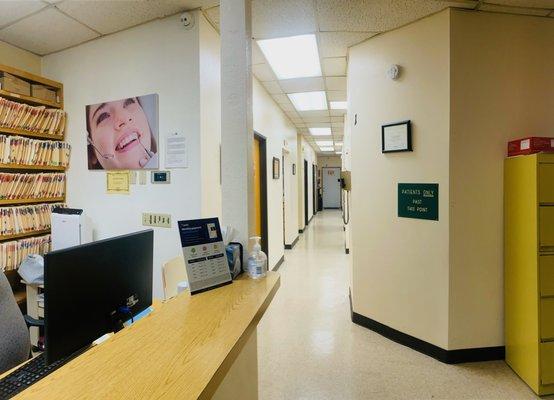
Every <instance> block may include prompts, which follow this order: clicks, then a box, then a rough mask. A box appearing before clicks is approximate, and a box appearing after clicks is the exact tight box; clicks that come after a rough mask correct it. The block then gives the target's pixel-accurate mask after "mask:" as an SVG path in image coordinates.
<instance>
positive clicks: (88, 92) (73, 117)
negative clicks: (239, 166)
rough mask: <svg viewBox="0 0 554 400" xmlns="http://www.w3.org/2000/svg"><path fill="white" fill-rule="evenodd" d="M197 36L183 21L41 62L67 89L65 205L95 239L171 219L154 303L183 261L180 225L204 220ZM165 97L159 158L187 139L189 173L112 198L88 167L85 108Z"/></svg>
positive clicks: (102, 178)
mask: <svg viewBox="0 0 554 400" xmlns="http://www.w3.org/2000/svg"><path fill="white" fill-rule="evenodd" d="M198 46H199V33H198V29H193V30H190V31H185V30H184V29H183V28H182V25H181V24H180V22H179V16H173V17H169V18H166V19H162V20H156V21H153V22H151V23H148V24H145V25H141V26H138V27H136V28H133V29H130V30H127V31H124V32H121V33H116V34H114V35H109V36H106V37H104V38H101V39H99V40H94V41H91V42H89V43H86V44H83V45H81V46H78V47H75V48H72V49H69V50H66V51H63V52H60V53H56V54H53V55H50V56H47V57H44V58H43V64H42V67H43V73H44V75H45V76H48V77H50V78H52V79H55V80H58V81H60V82H62V83H63V84H64V97H65V108H66V111H67V113H68V125H67V140H68V142H69V143H70V144H71V145H72V146H73V149H72V154H71V166H70V168H69V171H68V185H67V198H68V204H69V205H70V206H71V207H77V208H83V209H84V210H85V212H86V213H87V214H89V215H90V217H91V218H92V220H93V222H94V226H95V237H96V238H97V239H100V238H106V237H110V236H114V235H119V234H124V233H128V232H132V231H137V230H140V229H143V226H142V225H141V213H142V212H145V211H148V212H160V213H169V214H171V215H172V218H173V221H172V224H173V227H172V228H171V229H164V228H155V229H154V230H155V234H154V237H155V245H154V296H158V297H161V296H162V293H163V291H162V283H161V265H162V263H163V262H165V261H167V260H169V259H171V258H172V257H175V256H177V255H179V254H180V251H181V249H180V247H181V246H180V242H179V235H178V232H177V228H176V222H177V221H178V220H181V219H191V218H198V217H199V216H201V213H202V207H201V196H200V193H201V190H202V188H201V170H200V154H201V149H200V96H199V91H200V88H199V62H198ZM149 93H157V94H158V95H159V128H160V129H159V132H160V133H159V135H160V136H159V143H158V145H159V146H158V147H159V154H160V167H161V168H163V167H164V155H163V153H164V149H165V144H164V141H163V140H164V138H165V136H166V135H167V134H169V133H172V132H181V133H184V135H185V136H186V140H187V146H188V157H189V160H188V163H189V167H188V168H187V169H179V170H172V176H171V184H169V185H152V184H150V183H149V182H150V177H149V176H148V179H147V181H148V183H147V184H146V185H145V186H140V185H135V186H132V187H131V194H130V195H108V194H106V173H105V172H104V171H89V170H88V169H87V162H86V147H87V146H86V145H87V142H86V124H85V105H87V104H94V103H99V102H102V101H105V100H116V99H120V98H124V97H127V96H136V95H142V94H149Z"/></svg>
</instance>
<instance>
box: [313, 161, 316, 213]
mask: <svg viewBox="0 0 554 400" xmlns="http://www.w3.org/2000/svg"><path fill="white" fill-rule="evenodd" d="M316 204H317V165H315V164H312V207H313V210H314V215H316V214H317V206H316Z"/></svg>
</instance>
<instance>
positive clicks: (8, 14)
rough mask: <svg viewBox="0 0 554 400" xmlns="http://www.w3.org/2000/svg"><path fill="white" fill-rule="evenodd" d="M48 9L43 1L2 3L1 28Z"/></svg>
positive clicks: (0, 12) (0, 7)
mask: <svg viewBox="0 0 554 400" xmlns="http://www.w3.org/2000/svg"><path fill="white" fill-rule="evenodd" d="M44 7H48V5H47V4H44V3H43V2H41V1H21V0H20V1H0V27H3V26H6V25H8V24H10V23H12V22H14V21H17V20H18V19H20V18H23V17H26V16H27V15H29V14H32V13H34V12H37V11H38V10H40V9H41V8H44Z"/></svg>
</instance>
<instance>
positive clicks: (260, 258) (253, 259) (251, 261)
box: [248, 236, 267, 279]
mask: <svg viewBox="0 0 554 400" xmlns="http://www.w3.org/2000/svg"><path fill="white" fill-rule="evenodd" d="M250 239H252V240H254V242H255V243H254V246H253V247H252V252H251V253H250V257H248V275H249V276H250V277H251V278H252V279H260V278H263V277H264V276H265V275H266V274H267V256H266V255H265V253H264V252H263V251H262V245H261V244H260V240H262V238H261V237H259V236H254V237H251V238H250Z"/></svg>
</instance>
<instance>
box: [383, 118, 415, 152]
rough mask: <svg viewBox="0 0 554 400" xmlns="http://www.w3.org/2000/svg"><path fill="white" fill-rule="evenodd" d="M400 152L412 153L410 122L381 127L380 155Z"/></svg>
mask: <svg viewBox="0 0 554 400" xmlns="http://www.w3.org/2000/svg"><path fill="white" fill-rule="evenodd" d="M401 151H413V150H412V124H411V121H410V120H408V121H402V122H395V123H393V124H387V125H382V126H381V153H397V152H401Z"/></svg>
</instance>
